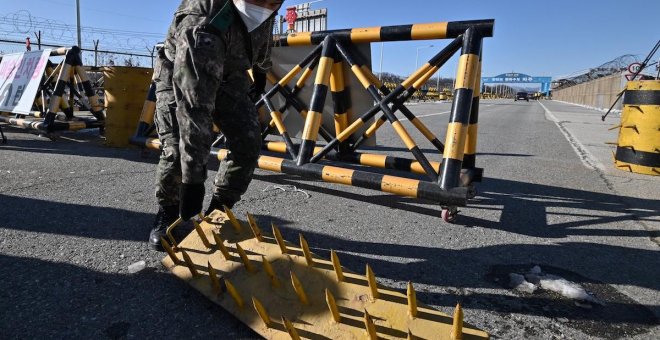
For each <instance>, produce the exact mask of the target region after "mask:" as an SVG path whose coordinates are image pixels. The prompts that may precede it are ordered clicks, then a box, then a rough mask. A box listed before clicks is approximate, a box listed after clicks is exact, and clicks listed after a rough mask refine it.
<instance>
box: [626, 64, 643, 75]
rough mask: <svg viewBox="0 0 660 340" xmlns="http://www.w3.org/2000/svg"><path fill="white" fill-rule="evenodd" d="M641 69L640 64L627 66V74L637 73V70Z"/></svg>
mask: <svg viewBox="0 0 660 340" xmlns="http://www.w3.org/2000/svg"><path fill="white" fill-rule="evenodd" d="M640 68H642V64H640V63H632V64H630V65H628V72H630V73H632V74H635V73H637V72H639V69H640Z"/></svg>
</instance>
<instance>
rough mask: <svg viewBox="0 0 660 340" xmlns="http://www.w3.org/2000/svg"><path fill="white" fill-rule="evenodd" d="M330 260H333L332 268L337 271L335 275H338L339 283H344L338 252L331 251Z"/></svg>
mask: <svg viewBox="0 0 660 340" xmlns="http://www.w3.org/2000/svg"><path fill="white" fill-rule="evenodd" d="M330 258H331V259H332V267H333V268H334V269H335V274H337V281H340V282H341V281H344V271H343V270H342V269H341V263H340V262H339V256H337V252H336V251H334V250H331V251H330Z"/></svg>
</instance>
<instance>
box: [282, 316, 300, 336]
mask: <svg viewBox="0 0 660 340" xmlns="http://www.w3.org/2000/svg"><path fill="white" fill-rule="evenodd" d="M282 324H283V325H284V328H286V331H287V333H289V336H290V337H291V340H300V336H299V335H298V331H296V328H295V327H293V324H292V323H291V321H289V320H287V319H286V318H285V317H282Z"/></svg>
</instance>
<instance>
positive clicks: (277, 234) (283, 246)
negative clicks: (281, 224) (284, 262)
mask: <svg viewBox="0 0 660 340" xmlns="http://www.w3.org/2000/svg"><path fill="white" fill-rule="evenodd" d="M272 226H273V236H274V237H275V241H276V242H277V245H278V246H280V251H282V254H286V253H288V252H289V250H288V249H286V243H285V242H284V238H282V233H281V232H280V228H278V227H277V226H276V225H275V223H273V224H272Z"/></svg>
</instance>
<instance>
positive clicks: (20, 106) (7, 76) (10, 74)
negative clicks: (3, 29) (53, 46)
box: [0, 50, 50, 113]
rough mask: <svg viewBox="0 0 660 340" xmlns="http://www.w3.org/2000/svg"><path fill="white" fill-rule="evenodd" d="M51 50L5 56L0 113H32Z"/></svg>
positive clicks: (1, 64)
mask: <svg viewBox="0 0 660 340" xmlns="http://www.w3.org/2000/svg"><path fill="white" fill-rule="evenodd" d="M49 56H50V50H43V51H34V52H23V53H12V54H5V55H3V56H2V62H0V111H4V112H13V113H30V112H31V111H32V104H33V103H34V98H36V96H37V91H38V90H39V83H40V82H41V78H42V77H43V74H44V70H45V69H46V64H47V63H48V57H49Z"/></svg>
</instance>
